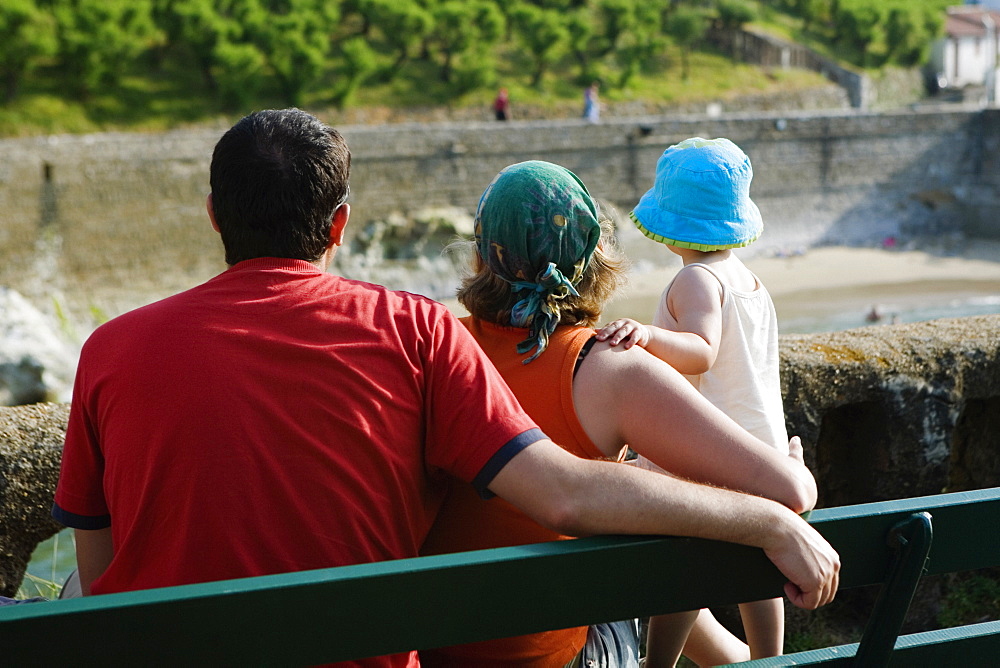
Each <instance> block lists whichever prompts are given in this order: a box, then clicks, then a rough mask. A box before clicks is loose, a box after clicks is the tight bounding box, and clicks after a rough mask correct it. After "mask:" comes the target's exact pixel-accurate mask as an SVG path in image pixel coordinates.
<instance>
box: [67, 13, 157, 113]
mask: <svg viewBox="0 0 1000 668" xmlns="http://www.w3.org/2000/svg"><path fill="white" fill-rule="evenodd" d="M52 11H53V15H54V16H55V20H56V24H57V26H58V38H59V59H60V62H61V67H62V69H63V70H64V71H65V72H67V73H68V74H69V75H70V76H69V79H70V81H71V82H72V83H73V84H74V85H75V87H76V89H77V90H78V91H79V93H80V94H82V95H84V96H87V95H89V94H90V93H92V92H93V91H94V90H96V89H97V87H98V86H99V85H101V84H109V85H114V84H116V83H117V82H118V80H119V77H120V76H121V74H122V73H123V72H124V71H125V70H126V68H127V67H128V65H129V64H130V63H131V62H132V61H133V60H134V59H135V58H137V57H138V56H139V55H141V54H142V53H143V52H145V51H146V50H148V49H149V48H150V46H151V44H152V43H153V41H154V39H155V37H156V32H157V31H156V26H155V24H154V23H153V18H152V3H151V2H150V1H149V0H56V1H55V2H53V5H52Z"/></svg>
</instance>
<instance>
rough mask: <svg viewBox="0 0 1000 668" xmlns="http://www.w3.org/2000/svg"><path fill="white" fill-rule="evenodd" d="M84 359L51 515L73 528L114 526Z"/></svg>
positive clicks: (81, 363)
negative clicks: (105, 493)
mask: <svg viewBox="0 0 1000 668" xmlns="http://www.w3.org/2000/svg"><path fill="white" fill-rule="evenodd" d="M85 359H86V358H85V357H81V361H80V365H79V369H78V371H77V376H76V382H75V384H74V388H73V403H72V406H71V407H70V412H69V425H68V426H67V428H66V442H65V445H64V447H63V456H62V464H61V468H60V472H59V483H58V485H57V486H56V495H55V503H54V504H53V507H52V516H53V517H54V518H55V519H56V520H57V521H59V522H60V523H62V524H64V525H65V526H68V527H72V528H74V529H103V528H105V527H108V526H111V516H110V513H109V511H108V506H107V502H106V500H105V497H104V456H103V454H102V452H101V447H100V442H99V439H98V435H97V429H96V427H95V424H94V421H93V420H92V418H91V415H90V411H89V406H88V403H87V399H88V392H87V389H86V387H85V380H84V379H85V377H86V371H85V364H86V362H85Z"/></svg>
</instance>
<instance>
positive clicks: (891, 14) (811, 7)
mask: <svg viewBox="0 0 1000 668" xmlns="http://www.w3.org/2000/svg"><path fill="white" fill-rule="evenodd" d="M779 4H780V5H781V7H782V8H783V9H784V10H786V11H788V12H790V13H792V14H794V15H796V16H798V17H800V18H801V19H802V27H803V30H804V31H805V32H807V33H810V32H812V33H815V34H817V35H818V36H820V37H821V38H822V39H824V40H826V41H828V42H830V43H832V44H833V45H835V47H837V51H836V55H838V56H839V57H841V58H843V59H845V60H847V61H848V62H850V63H853V64H854V65H857V66H860V67H879V66H882V65H901V66H904V67H913V66H916V65H919V64H921V63H923V62H924V61H925V60H926V58H927V54H928V52H929V47H930V44H931V42H933V41H934V40H935V39H936V38H937V37H939V36H940V35H941V33H942V29H943V26H944V15H945V10H946V8H947V7H949V6H951V5H953V4H955V2H953V1H952V0H922V1H921V2H913V1H912V0H780V3H779Z"/></svg>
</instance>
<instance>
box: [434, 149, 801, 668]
mask: <svg viewBox="0 0 1000 668" xmlns="http://www.w3.org/2000/svg"><path fill="white" fill-rule="evenodd" d="M474 246H475V253H474V259H473V267H472V275H471V276H469V277H467V278H466V279H465V280H464V281H463V283H462V286H461V288H460V289H459V292H458V299H459V301H460V302H461V303H462V305H463V306H465V308H466V309H467V310H468V311H469V313H470V314H471V315H470V316H469V317H467V318H463V319H462V322H463V324H465V326H466V327H467V328H468V329H469V331H470V332H471V333H472V335H473V337H474V338H475V339H476V340H477V341H478V342H479V344H480V346H481V347H482V348H483V350H484V351H485V352H486V354H487V355H488V356H489V357H490V359H491V360H492V361H493V363H494V365H496V367H497V368H498V369H499V371H500V373H501V375H502V376H503V377H504V380H506V382H507V384H508V385H509V386H510V388H511V389H512V390H513V391H514V394H515V395H516V396H517V398H518V400H519V401H520V402H521V405H522V406H523V407H524V408H525V410H526V411H527V412H528V414H529V415H530V416H531V417H532V418H533V419H534V420H535V422H536V423H537V424H538V425H539V427H541V429H542V430H543V431H544V432H545V433H546V435H547V436H548V437H549V438H550V439H552V440H553V441H555V442H556V443H558V444H559V445H560V446H562V447H563V448H564V449H566V450H567V451H569V452H571V453H573V454H575V455H577V456H579V457H583V458H587V459H614V460H622V459H624V456H625V453H626V452H627V450H628V448H629V447H631V448H632V449H633V450H635V451H636V452H639V453H642V454H643V455H645V456H646V457H647V458H648V459H650V460H651V461H653V462H655V463H657V464H658V465H659V466H661V467H663V468H664V469H666V470H668V471H671V472H673V473H674V474H676V475H678V476H681V477H684V478H688V479H691V480H695V481H699V482H705V483H711V484H714V485H719V486H725V487H729V488H732V489H739V490H742V491H745V492H749V493H752V494H758V495H761V496H768V497H769V498H772V499H774V500H776V501H779V502H781V503H784V504H785V505H787V506H789V507H790V508H791V509H792V510H795V511H796V512H802V511H805V510H807V509H809V508H811V507H812V504H813V503H814V502H815V498H816V497H815V495H816V487H815V481H814V480H813V478H812V475H811V474H810V473H809V471H808V469H806V467H805V466H804V464H803V463H802V461H801V447H800V446H793V448H792V449H793V450H795V451H797V452H798V454H799V456H798V458H796V457H795V456H792V457H788V456H782V455H778V453H777V451H776V450H775V449H774V448H772V447H770V446H769V445H767V444H765V443H763V442H761V441H759V440H757V439H756V438H754V437H752V436H751V435H750V434H749V433H747V432H746V431H744V430H743V429H742V428H740V427H739V426H738V425H737V424H736V423H735V422H733V421H732V420H730V419H729V418H728V417H726V416H725V415H724V414H723V413H722V412H721V411H719V410H718V409H716V408H715V407H714V406H712V405H711V404H710V403H709V402H708V401H707V400H706V399H705V398H704V397H702V396H701V395H700V394H699V393H698V392H697V390H695V389H694V388H693V387H692V386H691V384H690V383H689V382H687V380H685V379H684V377H683V376H681V375H680V374H679V373H678V372H676V371H675V370H674V369H672V368H671V367H669V366H668V365H667V364H665V363H664V362H662V361H660V360H659V359H657V358H655V357H653V356H652V355H650V354H649V353H647V352H646V351H645V350H643V349H641V348H639V347H638V346H635V347H632V348H629V349H627V350H626V349H624V348H622V347H616V348H612V347H611V346H610V345H609V344H608V343H606V342H597V341H596V339H595V338H594V337H595V333H596V332H595V331H594V329H593V327H594V326H595V325H596V324H597V322H598V320H599V318H600V315H601V311H602V309H603V307H604V305H605V304H606V303H607V301H608V300H609V299H610V298H611V297H612V296H613V295H614V294H615V293H616V292H617V291H618V290H619V289H620V288H621V287H622V286H623V285H624V282H625V271H626V266H625V260H624V257H623V256H622V255H621V253H620V252H619V250H618V248H617V246H616V244H615V239H614V235H613V226H612V224H611V222H610V221H609V220H608V219H607V218H606V217H605V216H604V215H603V214H602V212H601V210H600V207H599V206H598V205H597V203H596V202H595V200H594V199H593V198H592V197H591V195H590V193H589V192H588V190H587V188H586V186H584V184H583V182H582V181H580V179H579V178H577V177H576V175H575V174H573V173H572V172H570V171H569V170H567V169H565V168H563V167H560V166H559V165H555V164H552V163H549V162H543V161H538V160H533V161H528V162H522V163H518V164H514V165H511V166H509V167H507V168H506V169H504V170H502V171H501V172H500V173H499V174H497V176H496V178H494V179H493V181H492V183H490V184H489V186H488V187H487V188H486V190H485V192H484V193H483V195H482V197H481V198H480V201H479V207H478V209H477V213H476V225H475V242H474ZM695 444H697V447H692V446H694V445H695ZM594 499H595V503H600V499H601V490H600V489H595V490H594ZM561 538H567V536H561V535H559V534H557V533H555V532H553V531H551V530H549V529H545V528H543V527H542V526H540V525H538V524H537V523H535V522H534V521H533V520H531V519H530V518H529V517H528V516H527V515H525V514H523V513H522V512H521V511H520V510H518V509H517V508H516V507H514V506H513V505H511V504H508V503H506V502H505V501H503V500H501V499H490V500H488V501H487V500H484V499H482V498H480V497H479V496H478V495H476V493H475V492H474V491H473V490H472V488H471V487H470V486H468V485H459V484H455V485H452V487H451V488H450V490H449V493H448V496H447V498H446V499H445V501H444V504H443V507H442V509H441V512H440V513H439V514H438V518H437V521H436V523H435V525H434V527H433V528H432V529H431V532H430V534H429V536H428V538H427V541H426V542H425V544H424V547H423V549H422V553H423V554H440V553H445V552H458V551H463V550H474V549H485V548H492V547H502V546H506V545H520V544H526V543H537V542H544V541H551V540H557V539H561ZM611 575H612V574H605V573H595V574H594V577H608V576H611ZM581 586H586V582H581ZM484 604H485V602H484ZM526 604H530V602H526ZM696 619H697V620H698V623H697V625H696V626H695V627H694V628H695V631H694V633H693V634H692V637H693V638H694V639H695V642H693V643H691V644H690V645H689V647H688V648H687V649H686V650H685V653H687V654H688V655H689V656H691V655H692V654H693V655H694V656H693V657H692V658H694V659H695V660H696V661H698V662H699V663H700V662H702V661H703V660H704V661H705V662H708V661H714V662H715V663H731V662H734V661H738V660H741V659H749V650H748V649H747V647H746V645H744V644H743V643H741V642H740V641H739V640H737V639H736V638H735V637H733V636H732V635H731V634H729V632H728V631H725V630H724V629H723V628H722V627H721V626H720V625H718V623H717V622H714V619H710V618H708V617H706V616H705V615H701V616H699V613H698V612H697V611H693V612H690V613H680V614H678V615H677V616H676V620H677V624H676V628H677V634H676V635H677V645H678V646H677V653H678V654H679V653H680V648H681V646H683V644H684V641H685V639H686V638H687V637H688V632H689V630H691V629H692V625H694V624H695V620H696ZM637 654H638V637H637V634H636V633H635V625H634V623H633V622H622V623H618V624H602V625H598V626H595V627H590V628H587V627H583V628H574V629H563V630H557V631H549V632H546V633H538V634H532V635H529V636H519V637H516V638H505V639H500V640H494V641H487V642H482V643H474V644H471V645H463V646H458V647H447V648H441V649H438V650H433V651H429V652H421V661H422V663H423V664H424V665H426V666H429V667H431V668H433V667H435V666H497V667H500V666H533V667H537V668H542V667H551V668H561V667H562V666H565V665H588V664H587V661H588V660H596V661H598V663H596V664H594V665H605V666H609V667H613V666H636V665H637V660H638V656H637ZM716 659H723V660H721V661H716ZM581 662H582V663H581Z"/></svg>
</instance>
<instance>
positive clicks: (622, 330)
mask: <svg viewBox="0 0 1000 668" xmlns="http://www.w3.org/2000/svg"><path fill="white" fill-rule="evenodd" d="M597 340H598V341H607V342H608V343H609V344H610V345H612V346H617V345H618V344H619V343H624V344H625V348H626V349H628V348H631V347H632V346H634V345H636V344H638V345H639V346H640V347H643V348H645V347H646V344H647V343H649V329H648V328H647V327H646V326H645V325H643V324H642V323H641V322H636V321H635V320H632V319H631V318H619V319H618V320H615V321H614V322H609V323H608V324H607V325H605V326H604V327H602V328H601V330H600V331H599V332H597Z"/></svg>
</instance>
